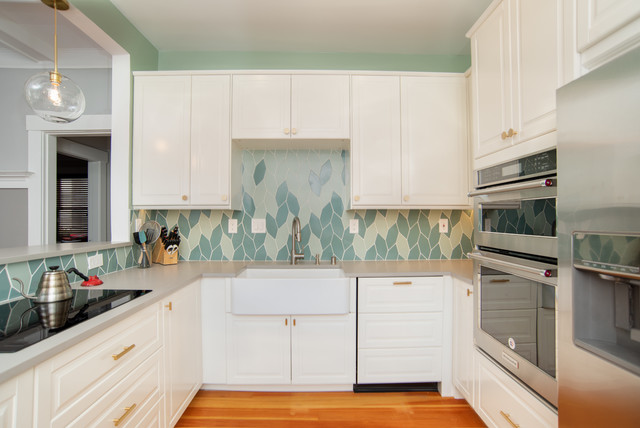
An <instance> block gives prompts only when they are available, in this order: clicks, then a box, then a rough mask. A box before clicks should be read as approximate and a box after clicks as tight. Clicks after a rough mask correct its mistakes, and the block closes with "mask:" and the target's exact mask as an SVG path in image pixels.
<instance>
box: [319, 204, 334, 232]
mask: <svg viewBox="0 0 640 428" xmlns="http://www.w3.org/2000/svg"><path fill="white" fill-rule="evenodd" d="M332 217H333V210H332V208H331V203H328V204H327V205H325V206H324V208H323V209H322V213H321V214H320V224H322V226H327V225H328V224H330V223H331V218H332Z"/></svg>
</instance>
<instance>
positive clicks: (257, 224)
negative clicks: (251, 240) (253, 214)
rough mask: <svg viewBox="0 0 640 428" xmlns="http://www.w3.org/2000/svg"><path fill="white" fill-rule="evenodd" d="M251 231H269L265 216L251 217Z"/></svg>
mask: <svg viewBox="0 0 640 428" xmlns="http://www.w3.org/2000/svg"><path fill="white" fill-rule="evenodd" d="M251 233H267V222H266V220H265V219H263V218H254V219H251Z"/></svg>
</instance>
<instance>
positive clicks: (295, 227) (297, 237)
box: [291, 216, 304, 265]
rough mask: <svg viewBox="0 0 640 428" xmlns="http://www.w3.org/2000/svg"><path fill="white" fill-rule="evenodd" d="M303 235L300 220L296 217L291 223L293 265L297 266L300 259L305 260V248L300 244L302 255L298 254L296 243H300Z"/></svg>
mask: <svg viewBox="0 0 640 428" xmlns="http://www.w3.org/2000/svg"><path fill="white" fill-rule="evenodd" d="M301 238H302V235H301V233H300V219H299V218H298V217H297V216H296V217H294V218H293V223H291V264H292V265H295V264H296V263H297V262H298V259H300V260H302V259H304V247H303V246H302V244H300V248H301V249H302V252H301V253H298V252H296V241H297V242H300V241H301Z"/></svg>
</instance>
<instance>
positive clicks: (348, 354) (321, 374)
mask: <svg viewBox="0 0 640 428" xmlns="http://www.w3.org/2000/svg"><path fill="white" fill-rule="evenodd" d="M354 316H355V315H354V314H348V315H318V316H312V315H306V316H292V326H291V383H293V384H311V385H320V384H352V383H354V382H355V380H356V378H355V370H356V331H355V319H354Z"/></svg>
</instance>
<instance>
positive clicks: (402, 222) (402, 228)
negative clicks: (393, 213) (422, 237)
mask: <svg viewBox="0 0 640 428" xmlns="http://www.w3.org/2000/svg"><path fill="white" fill-rule="evenodd" d="M397 226H398V232H400V234H401V235H402V236H404V237H405V238H406V237H407V236H409V222H408V221H407V218H406V217H405V216H404V215H403V214H399V215H398V222H397Z"/></svg>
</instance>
